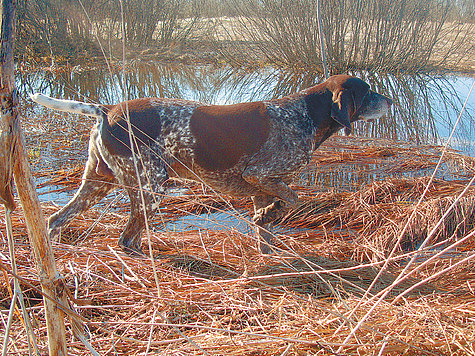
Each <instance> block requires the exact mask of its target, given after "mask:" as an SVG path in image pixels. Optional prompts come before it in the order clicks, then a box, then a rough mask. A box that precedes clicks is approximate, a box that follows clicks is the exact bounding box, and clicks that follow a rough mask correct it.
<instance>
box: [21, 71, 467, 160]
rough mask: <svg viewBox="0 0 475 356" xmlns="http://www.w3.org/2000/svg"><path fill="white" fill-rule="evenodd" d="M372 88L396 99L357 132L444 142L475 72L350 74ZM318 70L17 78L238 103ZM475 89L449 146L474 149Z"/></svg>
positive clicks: (309, 78)
mask: <svg viewBox="0 0 475 356" xmlns="http://www.w3.org/2000/svg"><path fill="white" fill-rule="evenodd" d="M353 74H354V75H357V76H359V77H360V78H362V79H364V80H366V81H367V82H369V83H370V84H371V86H372V87H373V89H375V90H376V91H378V92H380V93H382V94H385V95H387V96H389V97H391V98H393V99H394V102H395V104H394V105H393V107H392V109H391V112H390V113H389V114H388V115H387V116H386V117H385V118H383V119H380V120H379V122H378V123H358V124H357V127H356V128H355V133H356V134H357V135H359V136H364V137H378V138H389V139H396V140H403V141H408V142H411V143H415V144H440V143H441V142H443V141H444V138H447V137H448V135H449V133H450V131H451V129H452V126H453V124H454V122H455V121H456V119H457V117H458V115H459V113H460V110H461V108H462V104H463V101H464V100H465V98H466V96H467V93H468V90H469V88H470V86H471V85H472V83H473V82H474V80H475V79H474V78H471V77H464V76H455V75H426V74H417V75H412V76H411V75H379V74H377V73H353ZM322 79H323V78H321V77H320V76H319V75H318V74H315V73H302V72H291V71H283V70H278V69H273V68H264V69H261V70H259V71H252V72H251V71H244V70H239V69H233V68H229V67H213V66H189V65H178V64H174V65H164V64H157V63H134V64H131V65H129V66H128V67H127V68H126V70H125V71H122V70H121V68H119V67H115V68H113V69H112V70H111V71H109V69H107V68H98V69H95V70H92V71H91V70H89V71H86V70H81V69H80V68H79V69H77V70H73V71H71V72H70V73H52V72H46V71H43V72H36V73H26V74H23V75H19V76H17V87H18V88H19V90H20V93H21V94H22V96H24V97H26V94H27V93H29V92H36V91H38V92H42V93H45V94H49V95H51V96H54V97H60V98H67V99H76V100H88V101H92V102H100V103H103V104H112V103H116V102H118V101H121V100H124V99H132V98H138V97H149V96H159V97H179V98H185V99H190V100H197V101H202V102H207V103H218V104H224V103H235V102H241V101H250V100H260V99H268V98H274V97H279V96H283V95H287V94H290V93H293V92H295V91H297V90H300V89H303V88H306V87H309V86H311V85H314V84H316V83H318V82H320V81H321V80H322ZM474 107H475V95H474V94H472V97H471V98H470V99H469V102H468V107H467V110H466V111H465V112H464V114H463V115H462V120H461V124H460V127H458V128H457V131H456V141H455V142H453V143H452V147H454V148H456V149H460V150H462V151H463V152H464V153H466V154H470V155H472V156H473V155H475V150H474V145H473V142H472V137H473V133H474V128H475V126H474V120H473V117H472V115H471V113H473V108H474Z"/></svg>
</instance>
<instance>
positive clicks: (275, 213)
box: [252, 200, 285, 226]
mask: <svg viewBox="0 0 475 356" xmlns="http://www.w3.org/2000/svg"><path fill="white" fill-rule="evenodd" d="M284 210H285V203H284V202H283V201H281V200H278V201H275V202H273V203H272V204H270V205H268V206H266V207H265V208H261V209H259V210H258V211H257V212H256V214H255V215H254V217H253V218H252V220H253V221H254V223H255V224H256V225H259V226H264V225H265V224H269V223H271V222H274V221H276V220H278V219H280V218H282V217H283V216H284V215H285V213H284Z"/></svg>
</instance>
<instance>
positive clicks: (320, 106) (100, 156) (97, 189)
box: [31, 75, 392, 253]
mask: <svg viewBox="0 0 475 356" xmlns="http://www.w3.org/2000/svg"><path fill="white" fill-rule="evenodd" d="M31 99H32V100H33V101H35V102H37V103H39V104H41V105H44V106H46V107H49V108H52V109H57V110H61V111H68V112H75V113H81V114H84V115H88V116H95V117H97V118H98V120H97V123H96V125H95V126H94V127H93V129H92V131H91V136H90V141H89V157H88V160H87V163H86V167H85V171H84V175H83V180H82V184H81V187H80V188H79V191H78V192H77V193H76V195H75V196H74V197H73V198H72V199H71V201H70V202H69V203H68V204H67V205H65V206H64V207H63V208H62V209H61V210H60V211H58V212H57V213H55V214H54V215H52V216H51V217H50V218H49V234H50V237H54V236H55V235H57V234H58V233H59V231H60V228H61V227H62V226H63V225H65V224H67V223H68V222H69V221H71V220H72V219H73V218H74V217H75V216H77V215H78V214H80V213H82V212H84V211H85V210H87V209H88V208H90V207H91V206H93V205H94V204H96V203H98V202H99V201H100V200H101V199H102V198H104V197H105V196H106V195H107V194H108V193H109V192H110V191H112V190H113V189H114V188H116V187H117V185H118V184H119V185H120V186H122V187H124V188H125V190H126V191H127V193H128V195H129V198H130V204H131V206H130V217H129V221H128V223H127V226H126V227H125V230H124V231H123V233H122V235H121V237H120V239H119V245H120V246H121V247H122V248H123V249H124V250H126V251H129V252H138V253H141V233H142V231H143V229H144V227H145V218H151V217H152V216H153V215H154V213H155V212H156V211H157V209H158V205H159V201H160V197H161V196H162V195H163V193H164V190H165V188H164V184H163V183H164V182H165V181H166V180H167V179H168V178H169V177H172V176H178V177H183V178H186V179H194V180H198V181H201V182H204V183H206V184H207V185H209V186H210V187H211V188H212V189H214V190H216V191H220V192H222V193H225V194H229V195H232V196H249V197H251V198H252V201H253V203H254V211H255V215H254V218H253V220H254V222H255V223H256V225H257V226H258V232H259V235H260V236H261V238H262V239H261V240H260V241H261V244H260V248H261V251H262V252H265V253H267V252H270V251H271V244H272V235H271V233H269V230H270V228H271V224H272V222H273V221H275V220H276V219H278V218H279V217H281V216H282V215H283V212H284V211H285V210H287V209H289V208H290V207H292V206H293V205H295V203H296V202H297V198H298V197H297V194H296V193H295V192H294V191H293V190H291V189H290V188H289V186H288V184H289V183H290V182H291V180H292V178H293V175H294V173H295V172H297V171H298V170H299V168H301V167H302V166H303V165H305V164H307V163H308V162H309V161H310V158H311V155H312V152H313V151H314V150H315V149H317V148H318V147H319V146H320V145H321V144H322V142H324V141H325V140H326V139H327V138H329V137H330V136H331V135H332V134H333V133H335V132H336V131H338V130H340V129H341V128H345V130H347V131H350V130H351V124H352V123H353V122H354V121H357V120H359V119H363V120H374V119H377V118H379V117H381V116H383V115H384V114H385V113H386V112H387V111H388V109H389V107H390V106H391V104H392V101H391V99H389V98H387V97H385V96H383V95H381V94H377V93H375V92H374V91H372V90H370V87H369V85H368V84H367V83H365V82H364V81H362V80H360V79H358V78H355V77H351V76H348V75H336V76H332V77H330V78H329V79H328V80H326V81H325V82H323V83H321V84H319V85H316V86H314V87H311V88H308V89H306V90H303V91H301V92H298V93H296V94H293V95H289V96H286V97H283V98H280V99H274V100H268V101H257V102H249V103H240V104H233V105H206V104H203V103H199V102H194V101H187V100H178V99H164V98H144V99H136V100H130V101H127V102H123V103H119V104H117V105H94V104H85V103H80V102H77V101H70V100H58V99H52V98H49V97H47V96H45V95H42V94H33V95H32V96H31ZM129 127H130V128H132V130H131V132H129ZM131 141H132V142H133V144H132V145H131ZM117 183H118V184H117ZM139 187H142V190H140V189H139Z"/></svg>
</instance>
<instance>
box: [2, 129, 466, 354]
mask: <svg viewBox="0 0 475 356" xmlns="http://www.w3.org/2000/svg"><path fill="white" fill-rule="evenodd" d="M347 140H348V139H345V142H346V144H342V142H341V141H340V140H339V139H338V138H335V139H332V140H330V142H328V143H326V145H325V147H322V150H323V152H322V153H321V154H320V155H316V156H315V157H314V162H313V163H314V164H313V165H315V166H320V167H324V169H325V170H326V171H327V172H329V171H331V170H332V169H333V168H332V167H339V168H338V169H340V170H341V169H342V168H341V167H342V165H343V164H344V163H342V162H343V161H344V160H346V159H349V160H350V161H351V160H353V163H355V162H359V163H357V164H360V165H361V168H362V169H365V168H364V167H365V163H367V162H369V161H372V162H376V161H379V162H387V165H386V166H380V168H379V169H381V170H383V171H385V167H388V166H392V167H399V168H398V169H399V170H400V171H404V172H406V173H407V172H413V171H414V170H417V169H418V168H417V167H418V164H415V165H412V164H407V163H405V162H403V161H406V160H407V156H405V149H402V148H401V151H399V149H398V146H397V145H394V144H393V143H391V144H389V143H388V141H384V140H383V141H381V142H380V143H379V144H380V145H379V146H369V147H368V146H365V145H362V144H361V142H360V143H359V144H356V143H357V142H358V140H359V139H356V138H355V139H352V140H350V141H352V142H347ZM384 143H386V145H384ZM388 152H390V153H392V154H388ZM434 152H436V151H435V150H434V148H433V147H430V148H427V151H424V150H423V149H421V148H420V147H419V149H418V150H413V155H412V156H413V159H414V161H417V156H420V157H421V158H423V159H425V160H427V159H428V157H431V158H430V160H431V161H432V163H433V164H434V165H435V162H436V161H437V158H438V156H437V154H435V153H434ZM439 152H440V151H439ZM429 153H430V154H429ZM395 157H396V158H398V159H400V160H401V162H399V164H396V163H395V162H394V159H395ZM446 161H447V162H446V163H447V167H452V168H451V170H452V171H453V174H456V173H457V174H458V176H457V177H458V178H457V179H456V180H454V181H443V180H438V179H435V180H434V181H433V182H432V184H431V186H430V187H429V190H428V193H427V194H426V198H425V200H424V201H423V203H422V205H421V207H420V211H419V213H418V214H417V215H416V218H415V220H414V221H413V222H412V224H411V228H410V229H408V230H407V233H406V235H405V237H404V241H405V242H407V243H406V244H402V245H401V248H400V249H398V250H397V252H396V254H395V255H393V256H392V257H391V258H390V260H388V256H389V251H390V250H391V248H392V247H393V244H394V241H395V239H397V236H398V234H399V233H400V232H401V229H402V223H404V222H405V221H406V220H407V218H408V216H409V215H410V213H411V211H412V210H411V209H413V207H414V205H415V201H416V200H417V199H418V198H419V197H420V196H421V193H422V191H423V190H424V188H425V185H426V184H427V182H428V178H427V177H421V178H407V177H406V178H404V177H399V178H391V179H382V180H379V181H375V182H373V183H371V184H363V185H361V186H360V187H357V188H353V189H352V190H351V191H348V190H340V191H330V192H327V191H324V190H321V187H319V186H309V185H308V184H307V181H305V180H304V182H305V185H298V184H296V185H295V186H294V188H295V189H297V190H298V191H299V194H300V196H301V197H302V205H301V206H300V207H298V208H297V209H295V210H294V211H293V212H291V213H290V214H289V215H288V216H287V217H286V219H285V220H284V221H283V222H282V225H283V226H284V227H286V228H287V229H288V230H287V232H284V233H279V234H278V235H277V237H278V239H277V247H278V248H279V249H281V250H282V252H281V253H277V254H274V255H270V256H263V255H261V254H260V253H259V252H258V249H257V241H255V237H254V235H253V234H249V233H247V232H242V231H239V230H236V229H233V228H229V227H226V226H223V227H224V229H213V228H200V229H198V228H196V229H192V230H188V231H178V230H177V231H172V230H170V229H169V230H168V231H165V230H163V229H161V228H160V227H161V226H162V225H161V224H162V223H163V222H172V221H174V220H176V219H179V218H180V217H182V216H184V215H197V217H198V218H202V219H206V218H207V216H209V213H210V212H215V211H222V210H226V211H227V212H228V213H230V214H235V212H236V211H239V212H241V214H240V215H239V216H238V215H235V216H236V219H244V221H247V222H248V223H249V218H248V217H250V213H251V206H250V204H249V202H248V201H247V200H245V199H227V198H224V197H223V198H222V197H219V196H216V194H213V193H211V192H210V191H209V190H208V189H207V188H206V187H204V186H203V185H201V184H191V185H188V186H187V187H188V189H189V191H188V192H187V193H186V194H185V195H181V196H167V197H164V200H163V201H162V203H161V207H162V209H161V213H160V215H159V216H157V218H156V220H155V222H154V223H153V224H152V230H151V251H148V248H147V246H145V249H146V252H147V254H148V253H149V252H151V253H152V255H153V256H154V260H153V261H152V260H150V259H149V258H137V257H135V258H131V257H130V256H127V255H125V254H123V253H122V252H121V251H119V250H117V248H116V244H117V237H118V235H119V234H120V231H121V230H122V228H123V226H124V224H125V223H126V220H127V204H124V202H120V201H119V202H117V201H113V204H112V205H113V206H114V208H113V209H111V206H112V205H111V204H105V205H101V206H99V207H96V208H94V209H91V210H90V211H88V212H86V213H84V214H82V215H81V216H79V217H78V218H77V219H75V220H74V221H73V222H72V224H71V225H70V226H69V227H67V228H65V229H63V232H62V240H61V242H57V243H55V244H54V251H55V255H56V258H57V263H58V269H59V271H60V273H61V275H62V276H64V278H65V281H66V283H67V285H68V287H69V289H70V291H71V294H72V295H74V296H75V298H76V299H77V301H76V304H75V310H76V312H77V313H78V314H79V315H80V317H81V318H83V320H84V321H85V325H86V326H87V329H88V333H89V336H90V342H91V344H92V346H93V347H94V348H95V349H96V351H98V352H99V353H100V354H108V353H111V352H114V353H117V354H143V355H145V354H147V353H148V354H153V353H161V354H164V355H168V354H169V355H177V354H184V355H185V354H187V355H188V354H196V355H201V354H210V355H221V354H225V353H226V354H232V355H242V354H246V355H251V354H256V353H257V354H263V355H276V354H286V355H299V354H302V353H318V352H320V353H322V354H332V353H337V350H338V349H339V348H340V347H342V349H341V350H340V351H339V353H340V354H345V355H357V354H361V353H372V354H374V353H378V352H381V353H393V354H400V353H403V352H405V353H407V354H414V355H416V354H417V355H421V354H427V355H431V354H433V353H434V352H435V353H439V354H447V353H451V354H453V355H465V354H473V353H474V352H475V349H474V347H475V345H474V344H473V340H474V336H475V329H474V327H473V315H474V313H475V310H474V309H473V302H474V298H475V294H474V289H475V279H474V275H473V273H472V272H471V271H472V270H473V268H474V267H475V264H474V263H475V262H474V257H475V255H474V254H473V248H474V246H475V243H474V241H475V239H474V237H473V234H474V231H475V230H473V226H474V223H475V215H474V208H475V202H474V200H473V188H469V191H468V194H467V195H466V196H465V197H464V198H462V199H461V200H460V201H459V203H458V204H457V205H456V207H455V209H454V210H453V212H452V213H451V214H450V215H448V216H447V217H446V219H445V220H444V222H443V224H442V225H441V226H440V229H438V230H437V233H436V234H435V235H434V238H433V239H432V240H431V241H430V243H429V244H427V245H426V246H425V248H424V249H423V250H421V251H418V255H417V256H418V257H417V259H416V260H415V262H414V263H413V264H412V267H411V268H410V270H408V271H407V272H406V275H408V277H407V278H406V279H404V280H402V281H400V282H397V283H396V285H395V286H394V287H392V290H391V292H390V293H389V294H388V295H387V297H386V298H385V299H384V301H383V302H380V303H377V305H375V304H374V303H375V301H374V299H371V298H373V297H375V296H377V295H380V294H381V293H383V292H384V291H385V290H386V289H387V288H388V287H389V286H391V285H392V284H393V283H395V281H396V280H397V279H396V278H397V276H398V274H399V273H400V272H401V271H402V269H403V268H404V266H405V264H406V262H407V261H408V259H410V258H411V257H412V256H414V255H415V251H414V248H415V245H417V241H418V240H419V241H420V239H423V238H425V236H427V231H429V230H430V229H431V228H432V227H433V226H434V224H436V223H437V221H438V220H440V217H441V215H442V213H443V212H444V211H445V210H446V209H447V207H448V205H449V204H450V203H451V202H452V201H453V199H454V197H455V196H457V195H458V194H459V193H460V192H461V191H462V190H463V189H464V188H465V186H466V184H465V182H466V181H467V177H469V176H471V175H473V163H474V162H473V159H470V158H467V157H463V159H461V158H460V157H459V155H458V154H457V153H455V152H453V153H451V155H448V156H447V157H446ZM449 161H450V162H449ZM460 162H465V163H464V164H459V163H460ZM449 163H450V164H449ZM350 164H351V162H350ZM313 165H312V166H313ZM351 167H353V169H354V166H351ZM375 169H376V168H375ZM304 173H305V172H302V174H304ZM310 173H312V174H313V172H310ZM310 173H309V174H310ZM38 174H39V175H43V176H45V177H47V176H49V177H51V180H50V181H49V182H46V183H45V184H53V185H55V186H63V187H64V188H68V189H70V190H71V189H74V188H75V187H76V186H77V181H78V180H79V179H80V169H76V168H73V169H70V170H65V171H63V172H61V171H60V172H56V173H52V172H51V173H50V174H48V175H46V172H39V173H38ZM304 175H305V174H304ZM297 183H298V181H297ZM302 183H303V182H302ZM319 190H320V192H319V193H317V192H318V191H319ZM231 207H232V208H231ZM44 209H45V213H46V215H50V214H52V213H53V212H54V211H56V210H57V209H58V208H57V207H53V206H51V205H49V204H45V205H44ZM246 212H247V213H246ZM21 216H22V213H21V211H16V212H15V213H14V214H13V226H14V236H15V241H16V254H17V263H18V270H19V271H20V274H21V276H22V278H23V280H22V282H21V283H22V288H23V290H24V291H25V295H26V299H27V303H28V305H29V310H30V314H31V315H32V317H33V320H34V324H35V325H37V326H36V327H35V334H36V337H37V341H38V344H39V347H40V349H41V350H45V349H46V347H47V345H46V344H45V342H46V338H45V330H44V328H43V327H41V325H44V314H43V312H42V309H41V301H40V300H39V297H40V295H41V294H40V292H39V291H38V290H36V289H34V288H37V287H38V286H39V283H38V281H37V276H36V272H35V271H34V270H32V269H31V263H30V258H31V256H30V251H29V248H28V244H27V235H26V234H27V233H26V230H25V228H24V226H23V224H22V222H21V220H22V218H21ZM224 224H225V223H224ZM2 236H4V235H2ZM441 252H443V254H440V253H441ZM0 253H1V256H2V263H4V264H7V266H8V262H7V260H6V258H4V257H3V256H6V255H8V252H7V250H6V244H1V247H0ZM384 262H389V264H388V267H387V268H386V269H385V271H384V272H383V273H382V274H381V276H380V277H378V280H377V281H376V283H373V282H374V279H375V278H376V276H377V274H378V271H380V268H381V267H382V265H383V263H384ZM152 264H154V266H153V267H154V268H152ZM153 269H155V273H156V274H157V278H158V283H159V290H158V287H157V284H156V282H155V277H154V270H153ZM409 273H410V275H409ZM2 277H3V278H0V285H1V288H0V291H1V293H2V294H1V299H0V304H1V305H2V308H4V309H3V310H0V317H2V318H3V319H5V313H4V311H5V310H6V309H7V308H8V305H9V299H10V297H9V292H8V288H6V286H7V284H8V283H10V282H11V276H8V274H3V275H2ZM370 286H371V289H369V287H370ZM372 307H375V310H373V311H372V314H371V318H369V319H367V320H366V322H365V323H363V325H362V327H360V328H359V331H358V332H357V334H356V338H354V339H351V340H350V341H349V342H344V341H345V339H346V338H347V336H348V335H349V334H350V332H351V330H352V328H353V327H354V326H355V325H356V323H357V322H358V321H359V320H360V318H361V317H362V316H363V315H364V314H365V313H367V312H368V311H370V309H371V308H372ZM11 333H12V340H14V341H12V342H11V343H10V344H9V352H12V353H17V354H22V353H23V352H24V351H25V350H27V340H26V338H25V334H24V331H23V327H22V325H21V322H20V321H19V320H18V319H15V322H14V325H13V327H12V329H11ZM68 338H69V340H68V344H69V347H70V352H71V354H74V355H86V354H88V351H87V350H86V349H85V348H84V346H83V345H82V344H81V343H79V342H78V341H76V339H75V338H74V337H73V336H72V334H69V335H68Z"/></svg>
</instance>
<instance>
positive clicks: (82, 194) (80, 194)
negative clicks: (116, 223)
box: [48, 148, 117, 239]
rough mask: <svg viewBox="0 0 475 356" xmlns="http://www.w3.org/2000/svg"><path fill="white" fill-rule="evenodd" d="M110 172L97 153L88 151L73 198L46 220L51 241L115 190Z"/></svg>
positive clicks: (92, 150)
mask: <svg viewBox="0 0 475 356" xmlns="http://www.w3.org/2000/svg"><path fill="white" fill-rule="evenodd" d="M115 182H116V180H115V178H114V176H113V174H112V171H111V170H110V168H109V167H108V166H107V164H106V163H105V162H104V161H103V160H102V158H101V157H100V156H99V155H98V153H97V152H96V151H95V150H94V149H93V148H90V149H89V158H88V160H87V163H86V167H85V169H84V173H83V177H82V183H81V186H80V187H79V190H78V191H77V193H76V194H75V195H74V197H73V198H72V199H71V200H70V201H69V202H68V203H67V204H66V205H65V206H64V207H63V208H62V209H61V210H59V211H58V212H56V213H55V214H53V215H52V216H51V217H50V218H49V219H48V233H49V236H50V238H51V239H55V238H57V236H58V235H59V233H60V231H61V227H62V226H64V225H65V224H67V223H69V222H70V221H71V220H73V219H74V218H75V217H76V216H77V215H79V214H81V213H83V212H85V211H86V210H88V209H89V208H90V207H92V206H93V205H95V204H96V203H98V202H99V201H101V200H102V198H104V197H105V196H106V195H107V194H108V193H109V192H111V191H112V190H113V189H114V188H116V186H117V184H115Z"/></svg>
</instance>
